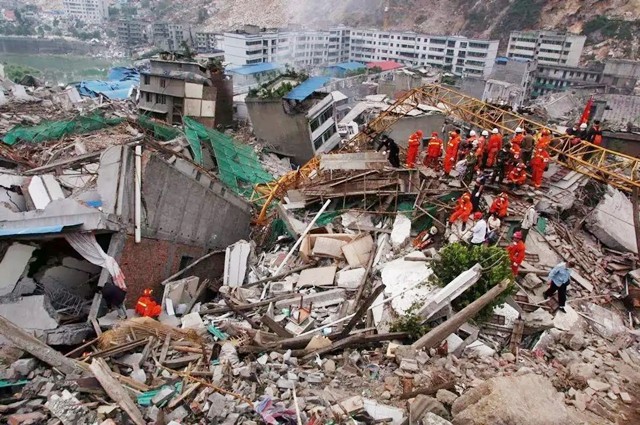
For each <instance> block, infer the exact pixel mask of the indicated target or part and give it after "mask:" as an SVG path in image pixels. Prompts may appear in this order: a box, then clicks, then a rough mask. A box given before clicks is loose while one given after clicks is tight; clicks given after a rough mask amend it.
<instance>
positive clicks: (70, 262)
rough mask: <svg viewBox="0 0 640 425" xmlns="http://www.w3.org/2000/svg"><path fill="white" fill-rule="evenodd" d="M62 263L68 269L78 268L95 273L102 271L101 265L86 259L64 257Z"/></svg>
mask: <svg viewBox="0 0 640 425" xmlns="http://www.w3.org/2000/svg"><path fill="white" fill-rule="evenodd" d="M62 265H63V266H65V267H68V268H70V269H75V270H80V271H81V272H85V273H90V274H96V273H100V272H101V271H102V267H100V266H96V265H95V264H92V263H90V262H88V261H87V260H78V259H76V258H73V257H64V258H63V259H62Z"/></svg>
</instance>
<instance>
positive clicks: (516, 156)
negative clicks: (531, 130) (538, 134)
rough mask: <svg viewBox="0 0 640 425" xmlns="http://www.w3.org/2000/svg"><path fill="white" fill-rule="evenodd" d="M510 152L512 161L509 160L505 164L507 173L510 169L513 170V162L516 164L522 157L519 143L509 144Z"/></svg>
mask: <svg viewBox="0 0 640 425" xmlns="http://www.w3.org/2000/svg"><path fill="white" fill-rule="evenodd" d="M510 152H511V158H512V161H510V162H509V163H508V164H507V166H506V169H505V172H506V173H507V175H508V174H509V173H510V172H511V170H513V168H514V167H515V164H518V163H519V162H520V161H521V159H522V148H521V147H520V145H516V144H514V145H511V150H510Z"/></svg>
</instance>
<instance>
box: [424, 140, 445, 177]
mask: <svg viewBox="0 0 640 425" xmlns="http://www.w3.org/2000/svg"><path fill="white" fill-rule="evenodd" d="M441 155H442V140H441V139H440V138H439V137H438V132H437V131H434V132H433V133H431V139H429V143H428V144H427V155H426V156H425V157H424V165H425V166H427V167H431V168H434V169H436V170H437V169H438V167H439V164H438V163H439V161H440V156H441Z"/></svg>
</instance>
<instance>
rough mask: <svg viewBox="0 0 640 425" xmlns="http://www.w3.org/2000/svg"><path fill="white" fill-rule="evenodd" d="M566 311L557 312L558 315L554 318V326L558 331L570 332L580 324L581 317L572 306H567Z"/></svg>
mask: <svg viewBox="0 0 640 425" xmlns="http://www.w3.org/2000/svg"><path fill="white" fill-rule="evenodd" d="M565 310H566V313H563V312H561V311H558V312H556V315H555V317H554V318H553V326H554V327H555V328H556V329H560V330H561V331H567V332H568V331H570V330H571V329H572V328H573V327H574V326H576V325H577V324H578V322H579V321H580V316H579V315H578V313H576V311H575V310H574V309H573V308H572V307H571V306H570V305H567V306H565Z"/></svg>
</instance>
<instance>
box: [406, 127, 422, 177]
mask: <svg viewBox="0 0 640 425" xmlns="http://www.w3.org/2000/svg"><path fill="white" fill-rule="evenodd" d="M421 142H422V131H421V130H418V131H416V132H415V133H413V134H412V135H411V137H409V145H408V147H407V161H406V166H407V168H415V166H416V159H417V158H418V152H419V150H420V143H421Z"/></svg>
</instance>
